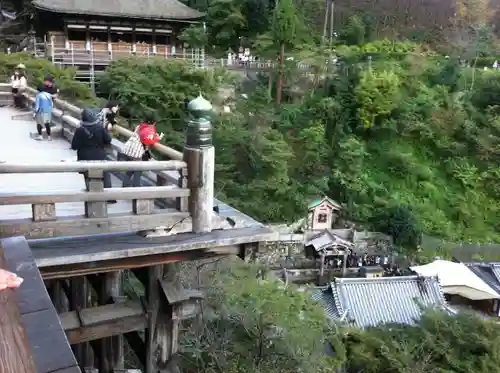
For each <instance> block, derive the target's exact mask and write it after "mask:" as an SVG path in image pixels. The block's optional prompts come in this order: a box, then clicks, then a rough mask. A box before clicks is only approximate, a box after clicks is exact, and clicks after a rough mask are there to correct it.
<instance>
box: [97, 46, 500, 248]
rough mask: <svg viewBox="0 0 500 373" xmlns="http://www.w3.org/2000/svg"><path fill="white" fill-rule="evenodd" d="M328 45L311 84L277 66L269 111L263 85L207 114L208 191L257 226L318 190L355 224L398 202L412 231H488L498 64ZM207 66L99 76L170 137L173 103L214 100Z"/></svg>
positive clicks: (124, 65)
mask: <svg viewBox="0 0 500 373" xmlns="http://www.w3.org/2000/svg"><path fill="white" fill-rule="evenodd" d="M337 55H338V56H339V57H340V58H342V61H345V62H344V63H343V64H341V66H340V67H339V68H338V69H337V71H336V73H335V74H333V75H332V76H330V77H329V79H328V80H325V81H321V82H320V83H319V84H318V85H317V86H313V83H314V82H313V83H311V82H310V81H306V82H305V83H304V82H303V81H300V80H297V79H295V80H294V79H293V74H295V72H294V71H291V72H289V75H288V78H287V80H286V82H287V84H286V85H285V87H284V92H285V101H284V102H283V103H282V104H281V105H280V106H279V107H275V106H274V105H273V104H272V102H273V98H272V97H269V96H268V92H267V89H266V87H265V85H266V84H263V85H262V86H260V87H257V88H256V89H255V90H254V91H252V92H248V95H249V96H248V97H249V98H248V99H243V98H239V95H238V97H236V98H235V100H234V102H233V104H232V112H231V113H228V114H227V113H226V114H217V115H215V116H214V118H213V124H214V144H215V146H216V149H217V175H216V183H217V197H218V198H220V199H222V200H224V201H226V202H228V203H230V204H231V205H234V206H235V207H236V208H239V209H241V210H242V211H245V212H246V213H248V214H250V215H252V216H255V217H256V218H257V219H260V220H262V221H264V222H284V221H287V222H291V221H294V220H296V219H298V218H300V217H302V216H303V215H304V212H305V208H306V205H307V203H308V202H309V200H310V198H313V197H315V196H318V195H323V194H326V195H329V196H330V197H332V198H335V199H337V200H338V201H339V202H341V203H343V204H344V205H345V206H346V215H347V217H349V218H350V219H352V220H355V221H358V222H364V223H367V224H373V225H376V224H379V225H380V219H378V217H379V216H380V214H382V213H384V212H386V211H388V210H390V209H393V210H394V209H400V210H401V209H403V210H404V209H406V210H407V212H409V213H408V214H407V215H408V219H410V220H411V221H413V222H414V224H413V223H412V225H413V226H412V227H411V229H414V230H416V231H419V232H425V233H427V234H431V235H434V236H438V237H443V238H447V239H450V240H475V241H483V242H484V241H496V240H498V239H499V236H500V235H499V234H498V231H497V228H498V227H497V216H498V213H499V209H500V203H499V202H498V200H499V199H498V197H499V196H500V190H499V188H498V186H497V180H498V176H499V171H498V167H497V164H498V161H499V160H500V159H499V157H500V150H499V148H498V143H499V140H500V117H499V115H500V111H499V109H498V108H499V107H500V102H499V99H498V97H500V95H499V94H500V74H499V73H498V72H496V71H493V70H488V71H483V70H479V69H473V68H466V67H463V66H461V65H460V64H459V61H458V60H457V59H454V58H445V57H444V56H440V55H438V54H435V53H431V52H429V51H428V50H427V49H426V48H424V47H422V46H420V45H418V44H413V43H410V42H392V41H388V40H376V41H373V42H369V43H365V44H363V45H351V46H349V45H338V46H337ZM368 56H370V57H371V59H370V60H369V59H368ZM368 61H369V62H368ZM145 76H148V77H149V78H147V79H146V78H145ZM214 76H215V75H214V74H210V73H205V72H202V71H193V70H190V69H188V68H187V67H186V66H185V65H183V64H182V63H178V62H170V63H169V62H163V61H162V62H151V63H148V64H139V63H138V62H135V61H120V62H116V63H114V64H113V65H112V66H111V67H110V68H109V69H108V71H107V73H106V74H105V77H104V78H103V83H104V86H105V87H107V90H108V92H109V93H110V94H111V95H115V96H116V97H117V98H119V99H120V100H122V101H123V103H124V105H123V106H124V107H127V108H128V110H130V111H133V112H134V117H140V116H141V112H142V111H143V110H146V109H149V108H154V109H156V110H158V112H159V114H160V117H161V118H162V120H161V122H160V126H161V129H162V130H163V131H164V132H165V133H166V134H167V139H168V140H167V141H168V143H169V144H173V145H174V146H181V144H182V129H183V127H184V125H185V123H184V121H185V117H186V112H185V106H184V105H185V100H186V99H189V98H191V97H195V96H196V95H197V94H198V92H200V91H201V92H202V93H203V94H204V95H206V96H207V97H208V98H209V99H214V97H215V96H216V92H217V87H218V86H219V83H220V79H218V78H214ZM290 76H292V77H290ZM313 80H314V79H313ZM266 83H267V82H266ZM294 89H299V90H302V92H304V93H303V94H300V99H299V100H297V99H296V97H295V96H294V94H293V90H294ZM377 221H378V223H377Z"/></svg>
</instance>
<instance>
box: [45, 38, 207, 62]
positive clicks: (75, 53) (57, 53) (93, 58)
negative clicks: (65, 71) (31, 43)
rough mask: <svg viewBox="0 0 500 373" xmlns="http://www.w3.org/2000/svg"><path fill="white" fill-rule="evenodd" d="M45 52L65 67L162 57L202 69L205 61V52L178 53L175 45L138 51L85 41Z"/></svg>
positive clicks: (47, 46) (147, 46)
mask: <svg viewBox="0 0 500 373" xmlns="http://www.w3.org/2000/svg"><path fill="white" fill-rule="evenodd" d="M44 50H45V51H44V54H43V56H44V57H47V58H50V59H51V60H52V61H53V62H54V63H58V64H63V65H108V64H110V63H111V61H113V60H116V59H119V58H126V57H139V58H144V57H145V58H150V57H158V58H165V59H170V58H176V59H185V60H190V61H193V62H194V63H197V65H200V66H201V65H202V63H200V62H199V61H203V60H204V58H205V57H204V54H203V52H202V50H201V49H189V48H181V47H177V48H175V53H174V48H173V47H172V46H171V45H155V46H153V45H151V44H135V47H134V45H133V44H131V43H123V42H120V43H109V44H108V43H104V42H92V43H91V44H89V45H86V43H85V42H84V41H73V42H70V43H69V45H68V46H64V45H57V44H49V43H47V44H45V46H44Z"/></svg>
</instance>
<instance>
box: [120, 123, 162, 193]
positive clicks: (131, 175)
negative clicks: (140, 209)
mask: <svg viewBox="0 0 500 373" xmlns="http://www.w3.org/2000/svg"><path fill="white" fill-rule="evenodd" d="M162 138H163V133H158V132H157V131H156V116H155V115H154V114H152V113H149V114H147V115H146V119H145V121H144V122H142V123H141V124H139V125H138V126H137V127H136V128H135V131H134V134H133V135H132V136H131V137H130V138H129V139H128V140H127V142H126V143H125V144H124V145H123V148H122V150H121V151H120V152H119V153H118V157H117V159H118V161H149V160H150V159H151V158H152V157H151V152H150V151H149V149H150V148H151V147H152V146H154V145H155V144H157V143H158V142H160V140H161V139H162ZM141 176H142V172H141V171H127V172H126V173H125V178H124V179H123V187H125V188H126V187H130V186H133V187H138V186H140V185H141Z"/></svg>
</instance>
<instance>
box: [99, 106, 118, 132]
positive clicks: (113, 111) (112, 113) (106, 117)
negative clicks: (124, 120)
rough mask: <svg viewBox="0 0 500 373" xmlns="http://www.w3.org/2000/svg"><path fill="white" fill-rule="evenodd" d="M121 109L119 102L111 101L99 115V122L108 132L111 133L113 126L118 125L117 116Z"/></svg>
mask: <svg viewBox="0 0 500 373" xmlns="http://www.w3.org/2000/svg"><path fill="white" fill-rule="evenodd" d="M119 109H120V105H119V104H118V102H116V101H109V102H108V103H107V104H106V106H105V107H104V108H103V109H102V110H101V111H100V113H99V114H98V121H99V122H100V123H101V125H102V126H103V127H104V128H106V129H107V130H108V131H111V129H112V128H113V126H114V125H115V124H116V116H117V115H118V110H119Z"/></svg>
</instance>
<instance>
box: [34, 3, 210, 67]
mask: <svg viewBox="0 0 500 373" xmlns="http://www.w3.org/2000/svg"><path fill="white" fill-rule="evenodd" d="M32 4H33V6H34V8H35V17H34V31H35V36H36V39H37V40H43V45H44V48H43V49H44V52H45V55H46V56H47V57H49V58H51V59H52V61H54V62H55V63H58V64H62V65H72V66H82V67H84V66H88V65H92V66H96V67H99V66H105V65H107V64H109V63H110V61H112V60H113V59H115V58H120V57H125V56H140V57H153V56H159V57H163V58H189V59H192V60H193V62H195V61H196V62H198V63H200V62H199V61H201V60H203V59H204V54H203V51H202V50H200V49H189V48H188V47H187V46H185V45H184V43H183V42H182V41H180V40H179V38H178V36H179V34H180V33H181V32H182V31H183V30H184V29H185V28H187V27H188V26H190V25H192V24H199V23H202V18H203V16H204V14H203V13H200V12H199V11H197V10H195V9H192V8H190V7H188V6H186V5H184V4H183V3H181V2H180V1H179V0H136V1H132V0H115V1H106V0H98V1H89V0H34V1H33V2H32Z"/></svg>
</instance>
